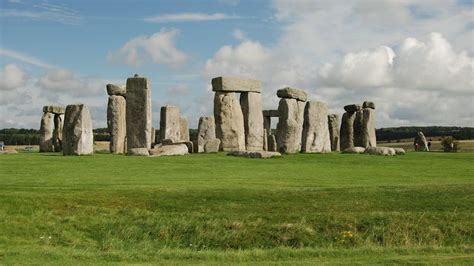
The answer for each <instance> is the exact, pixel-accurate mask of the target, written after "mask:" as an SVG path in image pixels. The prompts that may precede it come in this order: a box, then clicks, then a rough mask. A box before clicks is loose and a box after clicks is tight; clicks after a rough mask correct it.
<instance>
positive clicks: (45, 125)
mask: <svg viewBox="0 0 474 266" xmlns="http://www.w3.org/2000/svg"><path fill="white" fill-rule="evenodd" d="M53 120H54V114H52V113H49V112H45V113H43V116H42V117H41V125H40V131H39V134H40V136H39V151H40V152H52V151H54V149H53V126H54V125H53V123H54V122H53Z"/></svg>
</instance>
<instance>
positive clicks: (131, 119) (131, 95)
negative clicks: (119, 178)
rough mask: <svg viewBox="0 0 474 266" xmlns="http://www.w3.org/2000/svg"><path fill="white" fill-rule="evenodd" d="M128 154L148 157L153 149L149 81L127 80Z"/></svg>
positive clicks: (138, 78) (140, 79)
mask: <svg viewBox="0 0 474 266" xmlns="http://www.w3.org/2000/svg"><path fill="white" fill-rule="evenodd" d="M126 98H127V108H126V127H127V152H128V154H129V155H148V154H149V152H148V150H149V149H150V148H151V88H150V84H149V82H148V79H147V78H145V77H139V76H138V75H136V74H135V76H134V77H131V78H128V79H127V93H126Z"/></svg>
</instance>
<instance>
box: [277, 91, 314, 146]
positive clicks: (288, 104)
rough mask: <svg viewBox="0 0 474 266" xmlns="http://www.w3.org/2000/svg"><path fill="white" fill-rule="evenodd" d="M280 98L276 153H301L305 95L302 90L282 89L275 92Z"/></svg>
mask: <svg viewBox="0 0 474 266" xmlns="http://www.w3.org/2000/svg"><path fill="white" fill-rule="evenodd" d="M277 96H278V97H280V98H281V100H280V103H279V105H278V115H279V117H278V125H277V136H276V141H277V145H278V151H280V152H284V153H297V152H300V151H301V144H302V133H303V122H304V109H305V104H306V99H307V95H306V92H305V91H303V90H298V89H293V88H283V89H280V90H278V91H277Z"/></svg>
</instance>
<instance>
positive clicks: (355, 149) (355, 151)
mask: <svg viewBox="0 0 474 266" xmlns="http://www.w3.org/2000/svg"><path fill="white" fill-rule="evenodd" d="M364 152H365V148H364V147H350V148H347V149H344V150H343V151H342V153H353V154H360V153H364Z"/></svg>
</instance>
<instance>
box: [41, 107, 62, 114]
mask: <svg viewBox="0 0 474 266" xmlns="http://www.w3.org/2000/svg"><path fill="white" fill-rule="evenodd" d="M43 112H44V113H53V114H58V115H62V114H64V107H62V106H53V105H46V106H44V107H43Z"/></svg>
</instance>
